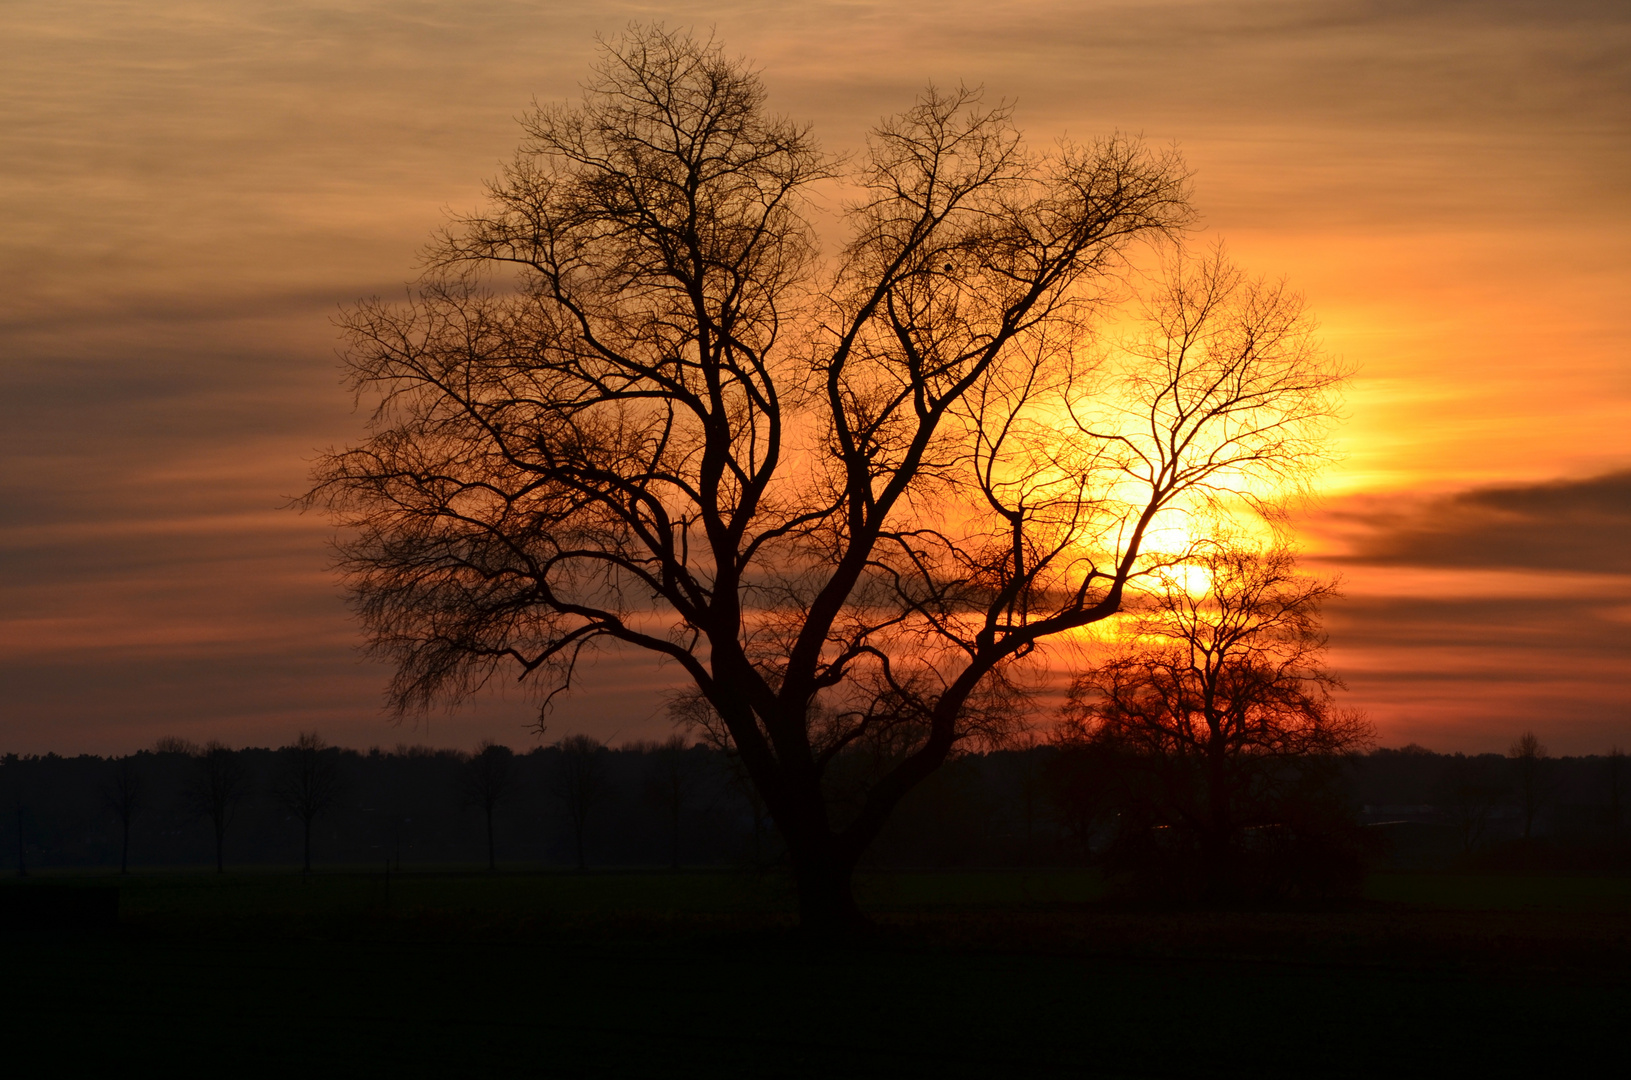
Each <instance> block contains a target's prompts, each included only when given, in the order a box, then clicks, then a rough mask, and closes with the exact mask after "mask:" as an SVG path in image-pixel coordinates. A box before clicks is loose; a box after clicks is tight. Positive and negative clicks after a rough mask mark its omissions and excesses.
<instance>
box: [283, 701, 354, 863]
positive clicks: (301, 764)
mask: <svg viewBox="0 0 1631 1080" xmlns="http://www.w3.org/2000/svg"><path fill="white" fill-rule="evenodd" d="M335 757H336V752H335V751H334V750H333V748H332V747H330V746H329V745H328V744H327V743H325V742H324V741H323V738H322V736H321V735H318V734H317V732H315V731H302V732H301V733H300V734H299V736H297V737H296V738H295V741H294V743H293V744H292V745H289V746H285V747H284V748H283V750H282V759H283V760H282V762H281V769H280V775H279V777H278V780H277V783H276V785H275V786H274V788H273V792H272V793H273V797H274V798H275V799H276V800H277V802H278V805H280V806H282V807H283V809H284V810H286V811H288V812H289V813H290V814H293V815H294V818H295V820H296V821H298V822H300V872H301V873H302V874H309V873H311V827H312V824H313V823H314V822H315V821H316V820H317V819H318V818H319V817H322V816H323V815H324V814H326V813H327V812H328V811H329V809H330V808H331V807H333V805H334V800H335V799H336V798H337V797H338V796H339V793H340V776H339V770H338V768H337V765H336V762H335Z"/></svg>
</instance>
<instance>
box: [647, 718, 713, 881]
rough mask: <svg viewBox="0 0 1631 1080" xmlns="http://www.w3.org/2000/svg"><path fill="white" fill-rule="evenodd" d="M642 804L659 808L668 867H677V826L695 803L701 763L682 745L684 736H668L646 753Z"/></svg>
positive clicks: (678, 852)
mask: <svg viewBox="0 0 1631 1080" xmlns="http://www.w3.org/2000/svg"><path fill="white" fill-rule="evenodd" d="M648 757H649V762H648V765H647V767H646V801H648V802H650V803H652V804H653V805H655V806H657V807H659V808H661V809H662V811H663V816H664V817H665V818H667V819H668V855H669V860H668V863H669V866H670V867H671V868H673V869H675V870H678V869H679V868H680V824H681V822H682V820H683V819H684V817H685V812H686V811H687V810H688V809H690V808H691V805H692V803H693V802H695V801H696V796H697V789H698V787H699V786H700V784H701V781H702V775H701V762H700V761H699V760H698V758H697V756H696V755H695V754H693V753H692V752H691V748H690V747H689V746H688V745H687V744H686V740H685V736H683V735H671V736H669V737H668V738H667V739H665V740H664V741H662V742H660V743H655V744H653V745H652V746H651V747H650V748H649V751H648Z"/></svg>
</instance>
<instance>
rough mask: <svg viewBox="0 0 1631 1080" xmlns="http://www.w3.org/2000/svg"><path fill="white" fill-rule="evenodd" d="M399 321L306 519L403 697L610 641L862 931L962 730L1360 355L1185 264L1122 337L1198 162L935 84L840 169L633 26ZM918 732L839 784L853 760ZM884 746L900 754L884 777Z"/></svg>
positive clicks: (375, 340) (1253, 461) (755, 101)
mask: <svg viewBox="0 0 1631 1080" xmlns="http://www.w3.org/2000/svg"><path fill="white" fill-rule="evenodd" d="M523 126H524V128H525V132H526V141H525V143H524V144H523V146H522V148H521V150H520V152H519V153H518V155H517V156H516V158H515V159H514V161H513V162H512V163H511V164H510V165H509V166H508V167H506V169H505V170H504V172H503V174H502V175H501V176H500V177H499V178H498V179H497V180H496V181H494V182H493V183H492V184H490V185H489V195H490V204H489V208H488V209H487V210H485V211H483V212H481V213H478V214H475V215H473V216H470V217H467V218H461V219H459V220H457V221H456V222H455V223H454V224H453V225H452V227H451V228H450V229H449V230H448V231H447V232H446V234H445V235H444V236H443V237H442V238H441V240H440V241H439V242H438V243H437V244H436V246H435V247H434V248H433V249H432V252H431V255H430V270H429V271H428V272H427V275H426V276H425V278H424V279H423V280H422V281H421V282H420V283H419V285H418V286H417V287H416V288H415V289H414V290H413V291H412V293H411V296H410V299H409V300H408V301H407V302H405V303H402V304H397V305H391V304H386V303H382V302H378V301H371V302H365V303H362V304H360V305H358V306H357V307H355V308H354V309H352V310H351V311H350V312H349V314H348V315H347V316H346V319H345V329H346V332H347V334H348V335H349V342H350V345H349V350H348V360H347V362H348V364H349V366H350V371H351V379H352V383H353V385H354V387H355V389H356V391H357V392H358V393H359V394H363V393H367V394H373V395H378V397H377V400H378V403H379V404H378V410H377V412H376V413H375V415H374V417H373V421H372V424H373V427H372V434H371V436H370V438H369V439H368V440H367V441H366V442H365V443H363V444H362V445H360V446H358V447H356V448H354V449H349V450H345V451H341V452H336V453H332V454H330V455H329V456H327V457H326V458H325V459H324V460H323V461H322V462H321V463H320V464H319V466H318V468H317V470H316V473H315V486H314V488H313V490H312V491H311V493H310V494H309V495H308V497H307V500H306V503H307V505H314V504H321V505H325V506H327V507H329V508H330V509H331V510H332V511H333V512H334V513H335V514H336V517H337V519H338V521H339V522H340V523H341V525H342V526H343V528H344V529H345V531H346V533H347V539H346V540H345V541H344V545H343V554H342V567H343V569H344V571H345V573H346V574H347V576H348V579H349V584H350V587H351V590H352V594H353V597H354V602H355V605H356V608H357V610H358V611H359V613H360V615H361V617H362V620H363V622H364V624H365V626H366V627H367V630H368V633H369V635H370V639H371V642H372V646H373V648H374V650H375V651H376V652H377V653H378V654H380V655H382V656H384V657H386V658H387V659H389V660H390V661H391V662H392V663H393V664H394V665H395V669H396V674H395V677H394V679H393V682H392V684H391V691H390V692H391V697H392V699H393V701H394V702H395V705H396V707H397V708H398V709H399V710H403V711H407V710H417V709H421V708H424V707H426V706H428V705H429V704H430V703H432V702H435V701H440V700H445V699H449V698H453V699H457V698H459V697H461V696H464V695H467V694H470V693H472V692H474V691H476V690H477V689H478V688H480V687H481V686H482V685H483V684H484V683H485V682H486V681H487V680H488V679H489V678H490V677H492V676H493V675H494V674H495V673H496V672H498V671H499V670H500V669H503V668H506V667H511V668H513V669H514V670H517V671H519V672H520V673H521V676H522V677H523V678H528V679H530V680H531V682H532V683H533V684H534V685H536V686H537V688H538V692H539V693H540V695H541V696H542V697H543V698H544V700H545V702H546V707H547V702H548V701H549V699H551V698H552V697H553V696H554V695H555V694H556V693H559V692H561V691H562V690H565V689H566V688H568V687H569V686H570V685H571V684H572V682H573V675H574V672H575V670H576V661H577V659H578V658H579V656H580V654H581V653H582V651H583V649H585V648H586V647H590V646H593V645H596V644H599V643H618V644H620V645H622V646H625V647H633V648H635V649H640V650H646V651H648V652H649V653H652V654H655V655H656V656H659V657H662V658H665V659H667V660H669V661H672V662H674V663H676V664H677V665H678V666H679V668H680V669H681V670H683V671H684V672H685V673H686V675H687V676H688V678H689V679H690V681H691V682H692V683H693V684H694V686H695V688H696V691H697V693H698V694H699V695H700V697H701V698H702V699H703V700H705V701H706V703H707V704H708V706H709V708H710V709H711V710H712V711H713V712H714V713H715V714H716V715H717V716H718V718H719V723H720V725H721V726H722V728H723V729H724V730H725V731H727V732H728V734H729V737H730V740H731V742H732V745H733V747H734V749H735V752H736V753H737V754H738V755H739V757H740V761H741V762H742V765H743V767H744V768H745V769H746V771H747V773H748V774H749V776H751V778H752V780H753V783H754V785H755V786H756V787H757V789H758V790H759V792H760V793H761V795H762V796H763V798H764V801H765V804H766V806H767V807H768V808H769V811H770V814H771V815H772V817H773V819H774V821H775V823H776V825H777V827H778V829H779V830H780V832H781V834H782V837H783V838H784V840H785V841H786V845H787V850H788V852H789V855H790V858H791V863H792V868H793V872H794V877H795V880H796V885H797V889H798V895H799V898H800V910H801V913H802V916H803V918H804V919H805V920H806V922H807V923H808V924H811V925H836V924H845V923H851V922H854V921H856V920H858V919H859V918H860V912H859V910H858V908H857V907H856V906H855V902H854V900H853V896H852V891H851V877H852V873H853V869H854V867H855V864H856V860H857V859H858V858H859V857H860V855H861V853H862V851H863V850H864V849H865V848H866V847H867V845H868V844H869V843H870V842H871V841H872V840H873V838H874V837H876V836H877V834H878V832H879V830H880V829H881V828H882V827H883V824H884V822H885V820H886V819H887V818H888V816H889V814H890V813H891V811H892V810H893V809H894V807H895V806H896V805H897V804H898V803H899V801H900V800H901V798H902V797H904V796H905V795H906V794H907V793H908V792H909V791H911V790H912V789H913V788H914V787H916V786H917V785H918V784H919V783H920V782H922V781H923V780H924V779H925V778H926V777H928V776H929V775H930V774H931V773H933V772H934V770H936V769H937V768H939V767H940V765H941V764H943V763H944V762H945V761H946V760H947V759H948V757H949V756H951V755H952V754H954V753H955V752H957V751H958V749H959V748H960V747H963V746H967V745H970V744H973V743H978V742H980V741H982V740H985V741H990V740H993V739H1000V738H1001V737H1002V736H1004V735H1005V734H1006V733H1007V732H1008V731H1009V730H1011V729H1012V727H1013V725H1014V724H1015V722H1016V720H1015V718H1016V716H1017V715H1019V713H1018V712H1017V711H1016V710H1015V709H1014V708H1013V707H1012V706H1013V704H1014V700H1015V695H1016V694H1017V693H1018V692H1019V691H1020V689H1022V688H1023V687H1024V686H1025V685H1028V680H1029V679H1030V675H1029V673H1028V672H1029V670H1030V669H1028V668H1027V667H1026V661H1027V658H1031V657H1033V655H1034V654H1035V653H1036V651H1037V649H1038V647H1039V646H1040V645H1042V644H1043V643H1044V642H1046V641H1047V640H1048V639H1050V638H1052V637H1054V636H1056V635H1059V634H1063V633H1068V632H1070V631H1073V630H1076V629H1079V628H1081V627H1084V626H1087V625H1089V624H1092V623H1095V622H1098V621H1100V620H1102V619H1105V618H1107V617H1109V616H1110V615H1112V614H1114V613H1115V612H1116V611H1117V609H1118V608H1119V607H1120V605H1121V603H1122V598H1123V595H1124V592H1125V590H1126V588H1127V584H1128V582H1129V581H1130V580H1132V579H1133V578H1134V577H1135V576H1136V575H1137V574H1139V573H1141V572H1144V571H1147V570H1148V569H1149V568H1150V566H1151V565H1152V564H1155V563H1159V562H1160V561H1162V559H1163V558H1164V556H1161V555H1159V554H1155V553H1152V552H1150V551H1147V550H1146V547H1147V541H1148V539H1149V537H1150V536H1151V533H1152V530H1154V529H1157V528H1160V527H1161V522H1162V521H1163V520H1167V519H1168V518H1170V517H1171V516H1172V515H1173V514H1176V513H1180V512H1181V511H1182V509H1183V508H1184V507H1185V506H1193V505H1194V504H1196V503H1200V502H1206V501H1209V500H1216V499H1221V498H1224V497H1226V496H1229V495H1230V494H1231V493H1232V494H1235V495H1240V496H1243V497H1245V499H1246V500H1247V501H1248V502H1250V501H1254V500H1255V501H1259V502H1261V501H1262V499H1263V493H1264V492H1265V491H1267V490H1269V488H1270V487H1272V486H1273V485H1275V484H1278V483H1280V482H1283V481H1286V480H1288V479H1294V478H1295V477H1296V475H1297V474H1298V470H1300V469H1302V468H1303V467H1305V466H1306V465H1308V464H1309V463H1310V462H1311V461H1313V460H1314V459H1316V458H1318V457H1319V455H1320V453H1321V443H1320V441H1319V435H1320V431H1321V430H1322V426H1323V423H1324V421H1325V420H1326V419H1327V418H1328V417H1329V415H1330V414H1331V411H1332V401H1331V391H1332V387H1333V386H1334V384H1335V383H1336V382H1337V381H1338V376H1339V374H1340V373H1339V372H1337V371H1336V370H1335V369H1334V368H1333V367H1332V365H1331V364H1330V363H1329V362H1328V361H1327V360H1326V359H1325V358H1324V356H1323V355H1322V354H1321V353H1320V352H1319V350H1318V349H1317V348H1316V347H1315V345H1314V343H1313V340H1312V337H1311V328H1310V324H1309V322H1308V320H1307V319H1306V318H1305V316H1304V314H1303V311H1302V307H1301V303H1300V301H1299V299H1298V298H1297V297H1295V296H1294V295H1292V294H1291V293H1289V292H1287V291H1286V290H1285V289H1283V288H1282V287H1279V286H1276V285H1273V284H1266V283H1263V282H1259V281H1254V280H1251V279H1248V278H1247V277H1246V276H1245V275H1243V274H1241V273H1240V272H1239V271H1237V270H1235V269H1234V268H1233V267H1231V266H1230V265H1229V264H1228V263H1227V261H1226V260H1225V259H1223V258H1222V256H1221V254H1216V253H1215V254H1214V255H1212V256H1209V257H1206V258H1203V259H1199V260H1196V259H1191V258H1188V257H1186V256H1183V255H1182V253H1181V252H1179V253H1177V254H1174V255H1172V256H1171V257H1170V258H1169V259H1167V261H1166V264H1165V266H1164V269H1163V271H1162V273H1161V274H1159V275H1158V276H1157V278H1156V279H1155V281H1154V284H1153V285H1152V286H1151V288H1150V290H1149V293H1148V295H1147V296H1146V297H1145V299H1144V301H1143V302H1142V305H1141V306H1140V307H1139V308H1138V309H1137V310H1136V311H1135V312H1134V313H1133V321H1134V322H1136V323H1138V325H1140V326H1142V328H1143V330H1142V334H1141V336H1139V337H1137V338H1133V339H1129V340H1127V341H1124V342H1122V341H1119V339H1112V338H1110V337H1108V336H1105V335H1102V334H1099V333H1097V331H1096V328H1097V327H1099V326H1100V325H1101V324H1102V323H1103V321H1104V317H1105V316H1106V315H1107V313H1108V312H1109V311H1110V309H1111V308H1112V306H1113V305H1114V303H1115V302H1116V301H1117V300H1118V298H1121V297H1122V296H1123V295H1124V293H1125V292H1126V287H1125V282H1126V281H1127V280H1128V272H1129V268H1130V263H1129V258H1130V256H1131V253H1132V249H1133V246H1134V245H1135V244H1138V243H1140V242H1142V241H1151V242H1154V241H1168V240H1171V239H1172V238H1174V237H1175V235H1176V230H1178V229H1179V228H1180V227H1182V226H1183V225H1185V224H1186V223H1187V222H1188V221H1190V220H1191V218H1192V212H1191V210H1190V207H1189V203H1188V186H1187V175H1186V173H1185V170H1184V167H1183V165H1182V163H1181V162H1180V161H1179V160H1178V158H1177V157H1176V156H1175V155H1173V154H1171V153H1157V152H1152V151H1150V150H1148V149H1146V148H1145V147H1143V146H1142V145H1141V144H1140V143H1139V142H1137V141H1136V140H1132V139H1128V138H1124V137H1120V136H1115V137H1110V138H1105V139H1101V140H1098V141H1096V142H1093V143H1090V144H1085V145H1076V144H1070V143H1062V144H1059V145H1058V146H1057V148H1056V149H1055V150H1053V151H1052V152H1048V153H1038V152H1034V151H1031V150H1029V149H1028V148H1027V147H1026V146H1025V145H1024V143H1023V141H1022V139H1021V137H1020V135H1019V133H1018V131H1017V130H1016V129H1015V127H1014V126H1013V123H1012V117H1011V111H1010V109H1009V108H1008V107H1007V106H1005V105H997V106H986V105H984V104H983V103H982V100H981V95H980V94H979V93H978V92H977V91H971V90H967V89H959V90H956V91H952V92H944V91H940V90H936V89H933V88H931V89H929V90H927V91H925V92H924V94H923V95H922V96H921V97H919V99H918V100H917V102H916V104H914V105H913V106H912V107H911V108H910V109H908V110H907V111H905V112H904V113H902V114H901V115H899V116H897V117H895V118H893V119H890V120H887V121H885V122H883V123H882V124H881V125H880V126H879V127H878V128H877V129H876V130H875V131H874V132H873V133H872V136H871V138H870V140H869V143H868V146H867V150H866V152H865V154H864V155H863V156H862V158H861V159H860V163H859V168H858V169H857V170H856V171H855V172H854V173H852V174H848V175H847V176H846V179H847V182H848V183H849V184H850V185H851V186H850V191H851V192H852V197H851V198H850V199H849V201H848V203H847V206H848V209H847V211H846V222H847V225H848V229H849V239H848V241H847V242H846V243H845V244H844V245H843V246H842V247H841V249H840V250H838V251H837V252H836V254H835V255H834V256H833V257H831V258H823V257H821V255H820V253H819V252H818V250H817V246H816V242H815V235H816V229H815V226H814V224H813V222H814V215H815V212H816V205H815V204H814V203H812V202H811V201H810V200H809V199H808V198H807V197H806V194H805V193H806V191H807V190H808V189H809V187H810V185H811V184H812V183H814V182H816V181H824V180H828V179H832V178H835V177H837V176H839V174H840V172H841V163H840V162H838V161H837V160H835V159H833V158H831V157H828V156H826V155H824V154H823V153H822V152H821V151H820V150H819V148H818V147H817V145H816V143H815V142H814V140H813V138H812V137H811V134H810V132H809V130H808V129H807V128H804V127H800V126H798V125H796V124H794V123H792V122H790V121H788V120H786V119H783V118H781V117H779V116H776V115H773V114H771V113H770V112H769V111H768V110H767V109H766V107H765V92H764V88H763V85H762V84H761V82H760V80H759V78H758V76H757V75H756V74H755V73H754V72H753V71H752V70H751V69H750V68H749V67H748V66H747V65H746V64H745V63H743V62H741V61H734V60H732V59H730V58H729V57H727V56H726V55H725V54H724V53H723V51H722V50H721V48H720V47H719V46H718V45H716V44H714V43H712V42H700V41H697V40H694V39H693V38H691V37H689V36H687V35H684V34H681V33H671V32H667V31H664V30H662V29H660V28H649V27H647V28H639V27H636V28H632V29H631V30H630V31H629V32H628V33H627V34H626V35H625V36H624V37H622V38H621V39H619V40H618V41H616V42H613V43H610V44H607V45H606V46H605V47H604V49H603V52H602V56H601V59H600V61H599V63H598V64H597V66H596V68H595V72H594V75H593V77H592V79H591V81H590V82H589V83H588V84H587V87H586V90H585V94H584V97H583V99H582V101H581V102H580V103H579V104H577V105H576V106H571V107H568V106H560V107H548V108H542V109H539V110H537V111H535V112H533V113H532V114H530V115H529V116H528V117H526V119H525V120H524V122H523ZM869 740H870V741H875V742H879V743H882V744H887V745H889V746H891V747H892V748H893V750H892V751H891V753H890V754H889V755H888V757H887V767H882V766H880V768H878V769H877V770H876V771H875V772H874V773H873V774H872V775H871V776H870V777H869V779H868V781H867V782H866V784H865V785H864V790H859V789H857V788H856V787H855V786H854V785H850V786H849V787H848V788H847V789H846V791H845V793H844V796H843V798H842V800H840V801H838V802H834V801H833V800H832V798H831V795H832V791H831V785H830V783H829V781H830V778H831V775H832V774H831V769H832V766H833V765H834V763H835V761H837V760H838V759H840V758H841V757H843V756H844V755H846V754H847V753H848V752H850V751H851V750H853V749H854V748H856V747H858V746H861V745H864V744H866V743H867V742H868V741H869ZM878 760H879V761H880V762H883V761H884V760H885V759H883V758H880V759H878Z"/></svg>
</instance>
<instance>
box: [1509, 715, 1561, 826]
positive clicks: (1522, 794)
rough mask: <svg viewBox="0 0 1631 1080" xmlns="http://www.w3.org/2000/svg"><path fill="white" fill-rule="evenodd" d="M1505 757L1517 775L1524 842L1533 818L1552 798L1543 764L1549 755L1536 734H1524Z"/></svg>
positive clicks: (1532, 823) (1513, 743)
mask: <svg viewBox="0 0 1631 1080" xmlns="http://www.w3.org/2000/svg"><path fill="white" fill-rule="evenodd" d="M1506 756H1507V757H1508V758H1510V759H1512V766H1513V772H1514V773H1515V774H1516V777H1515V779H1516V781H1517V783H1516V785H1515V789H1516V792H1517V796H1518V811H1519V813H1520V814H1521V815H1522V816H1523V838H1524V839H1525V840H1528V839H1529V838H1530V836H1531V834H1532V833H1533V832H1534V828H1535V817H1536V815H1538V814H1539V813H1540V809H1541V806H1542V805H1543V804H1544V803H1545V801H1546V799H1547V797H1548V796H1549V795H1550V794H1551V788H1550V784H1549V782H1548V781H1549V780H1550V779H1551V777H1550V774H1549V772H1548V770H1547V765H1548V762H1547V760H1546V759H1547V757H1548V756H1549V755H1548V754H1547V752H1546V747H1544V746H1542V745H1541V742H1540V739H1539V738H1538V737H1537V736H1536V735H1535V733H1534V732H1533V731H1526V732H1524V733H1523V734H1522V735H1519V736H1518V737H1517V738H1516V739H1514V740H1513V741H1512V745H1511V746H1510V747H1509V748H1508V749H1507V752H1506Z"/></svg>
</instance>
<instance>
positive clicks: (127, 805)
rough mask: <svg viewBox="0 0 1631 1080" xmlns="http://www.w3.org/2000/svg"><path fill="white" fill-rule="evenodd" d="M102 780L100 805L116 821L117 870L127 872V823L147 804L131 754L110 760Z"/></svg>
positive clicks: (140, 779)
mask: <svg viewBox="0 0 1631 1080" xmlns="http://www.w3.org/2000/svg"><path fill="white" fill-rule="evenodd" d="M110 764H111V770H110V772H109V774H108V778H107V779H106V780H104V781H103V783H102V805H103V806H104V807H106V808H107V811H108V812H109V813H110V814H112V815H113V817H114V820H116V821H118V822H119V873H121V874H128V873H130V823H131V822H132V821H134V820H135V819H136V815H138V814H139V813H141V811H142V810H143V809H144V808H145V807H146V805H147V799H146V793H145V792H144V790H143V784H142V774H141V770H140V769H138V768H137V767H136V756H135V755H134V754H130V755H127V756H125V757H122V758H119V759H118V760H117V761H114V762H111V763H110Z"/></svg>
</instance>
